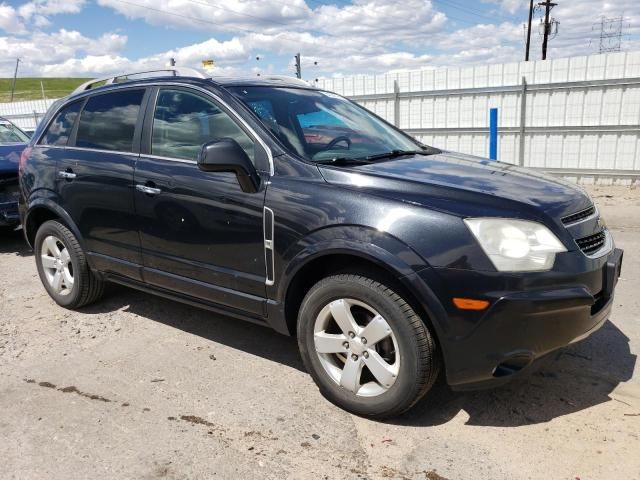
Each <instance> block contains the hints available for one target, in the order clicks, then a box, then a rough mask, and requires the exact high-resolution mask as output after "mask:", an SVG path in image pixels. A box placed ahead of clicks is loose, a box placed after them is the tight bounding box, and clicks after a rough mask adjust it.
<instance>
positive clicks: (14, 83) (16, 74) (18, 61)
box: [10, 58, 20, 102]
mask: <svg viewBox="0 0 640 480" xmlns="http://www.w3.org/2000/svg"><path fill="white" fill-rule="evenodd" d="M18 65H20V58H16V70H15V71H14V72H13V84H12V85H11V100H10V101H11V102H13V93H14V92H15V91H16V78H17V76H18Z"/></svg>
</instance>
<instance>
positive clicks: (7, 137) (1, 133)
mask: <svg viewBox="0 0 640 480" xmlns="http://www.w3.org/2000/svg"><path fill="white" fill-rule="evenodd" d="M28 141H29V137H28V136H27V134H26V133H24V132H23V131H22V130H20V129H19V128H18V127H16V126H15V125H14V124H13V123H11V122H7V121H3V120H0V143H25V142H28Z"/></svg>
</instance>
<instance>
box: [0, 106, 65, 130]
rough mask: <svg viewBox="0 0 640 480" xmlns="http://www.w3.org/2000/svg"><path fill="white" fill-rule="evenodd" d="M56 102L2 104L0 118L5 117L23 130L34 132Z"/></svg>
mask: <svg viewBox="0 0 640 480" xmlns="http://www.w3.org/2000/svg"><path fill="white" fill-rule="evenodd" d="M53 102H55V99H54V100H44V99H43V100H31V101H27V102H13V103H0V117H5V118H8V119H9V120H11V121H12V122H13V123H15V124H16V125H17V126H19V127H20V128H22V129H23V130H28V131H32V130H35V128H36V127H37V125H38V122H39V121H40V119H41V118H42V117H43V116H44V114H45V113H46V111H47V110H48V109H49V107H50V106H51V105H52V104H53Z"/></svg>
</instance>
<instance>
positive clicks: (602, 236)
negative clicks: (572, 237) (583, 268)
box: [576, 230, 607, 255]
mask: <svg viewBox="0 0 640 480" xmlns="http://www.w3.org/2000/svg"><path fill="white" fill-rule="evenodd" d="M606 241H607V235H606V233H605V232H604V230H603V231H601V232H599V233H596V234H594V235H589V236H588V237H583V238H579V239H578V240H576V243H577V244H578V246H579V247H580V250H582V251H583V252H584V253H585V255H591V254H593V253H596V252H597V251H598V250H600V249H601V248H602V246H603V245H604V244H605V242H606Z"/></svg>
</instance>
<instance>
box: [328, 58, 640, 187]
mask: <svg viewBox="0 0 640 480" xmlns="http://www.w3.org/2000/svg"><path fill="white" fill-rule="evenodd" d="M523 79H524V81H525V82H526V95H525V98H524V100H525V101H524V107H525V115H524V124H523V123H522V119H523V118H522V106H523V98H522V96H523V94H522V92H523V88H524V86H523ZM394 82H395V85H394ZM355 84H357V85H358V86H357V87H354V85H355ZM318 87H319V88H323V89H326V90H332V91H335V92H337V93H340V94H343V95H345V96H348V97H352V98H353V99H354V100H356V101H358V102H359V103H361V104H362V105H363V106H365V107H366V108H369V109H371V110H373V111H374V112H375V113H377V114H378V115H381V116H382V117H384V118H385V119H387V120H388V121H390V122H392V123H394V124H396V125H398V126H399V127H400V128H402V129H405V130H407V131H408V132H409V133H411V134H412V135H414V136H416V137H417V138H419V139H420V140H421V141H423V142H425V143H428V144H432V145H435V146H440V147H442V148H447V149H455V150H458V151H461V152H464V153H469V154H473V155H481V156H486V155H487V154H488V123H489V109H490V108H492V107H496V108H498V109H499V123H498V130H499V155H498V158H499V160H501V161H504V162H508V163H514V164H522V165H525V166H531V167H540V168H545V169H552V170H555V169H563V170H566V171H567V172H565V173H567V174H568V173H570V172H568V171H574V170H579V171H580V172H577V173H576V175H577V174H578V173H580V174H584V175H601V176H607V175H609V176H614V177H615V176H620V177H626V178H628V177H631V178H640V150H639V143H640V52H618V53H609V54H604V55H592V56H584V57H572V58H559V59H555V60H549V61H536V62H520V63H508V64H496V65H478V66H474V67H463V68H448V69H447V68H441V69H424V70H417V71H410V72H401V73H394V74H385V75H375V76H362V75H358V76H356V77H343V78H334V79H321V80H319V81H318ZM396 107H397V108H396ZM396 112H397V113H396ZM396 115H397V118H396ZM523 130H524V135H523V136H522V139H521V138H520V137H521V135H522V134H521V132H522V131H523ZM521 145H524V148H523V151H522V152H521V151H520V149H521ZM573 173H575V172H573Z"/></svg>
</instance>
